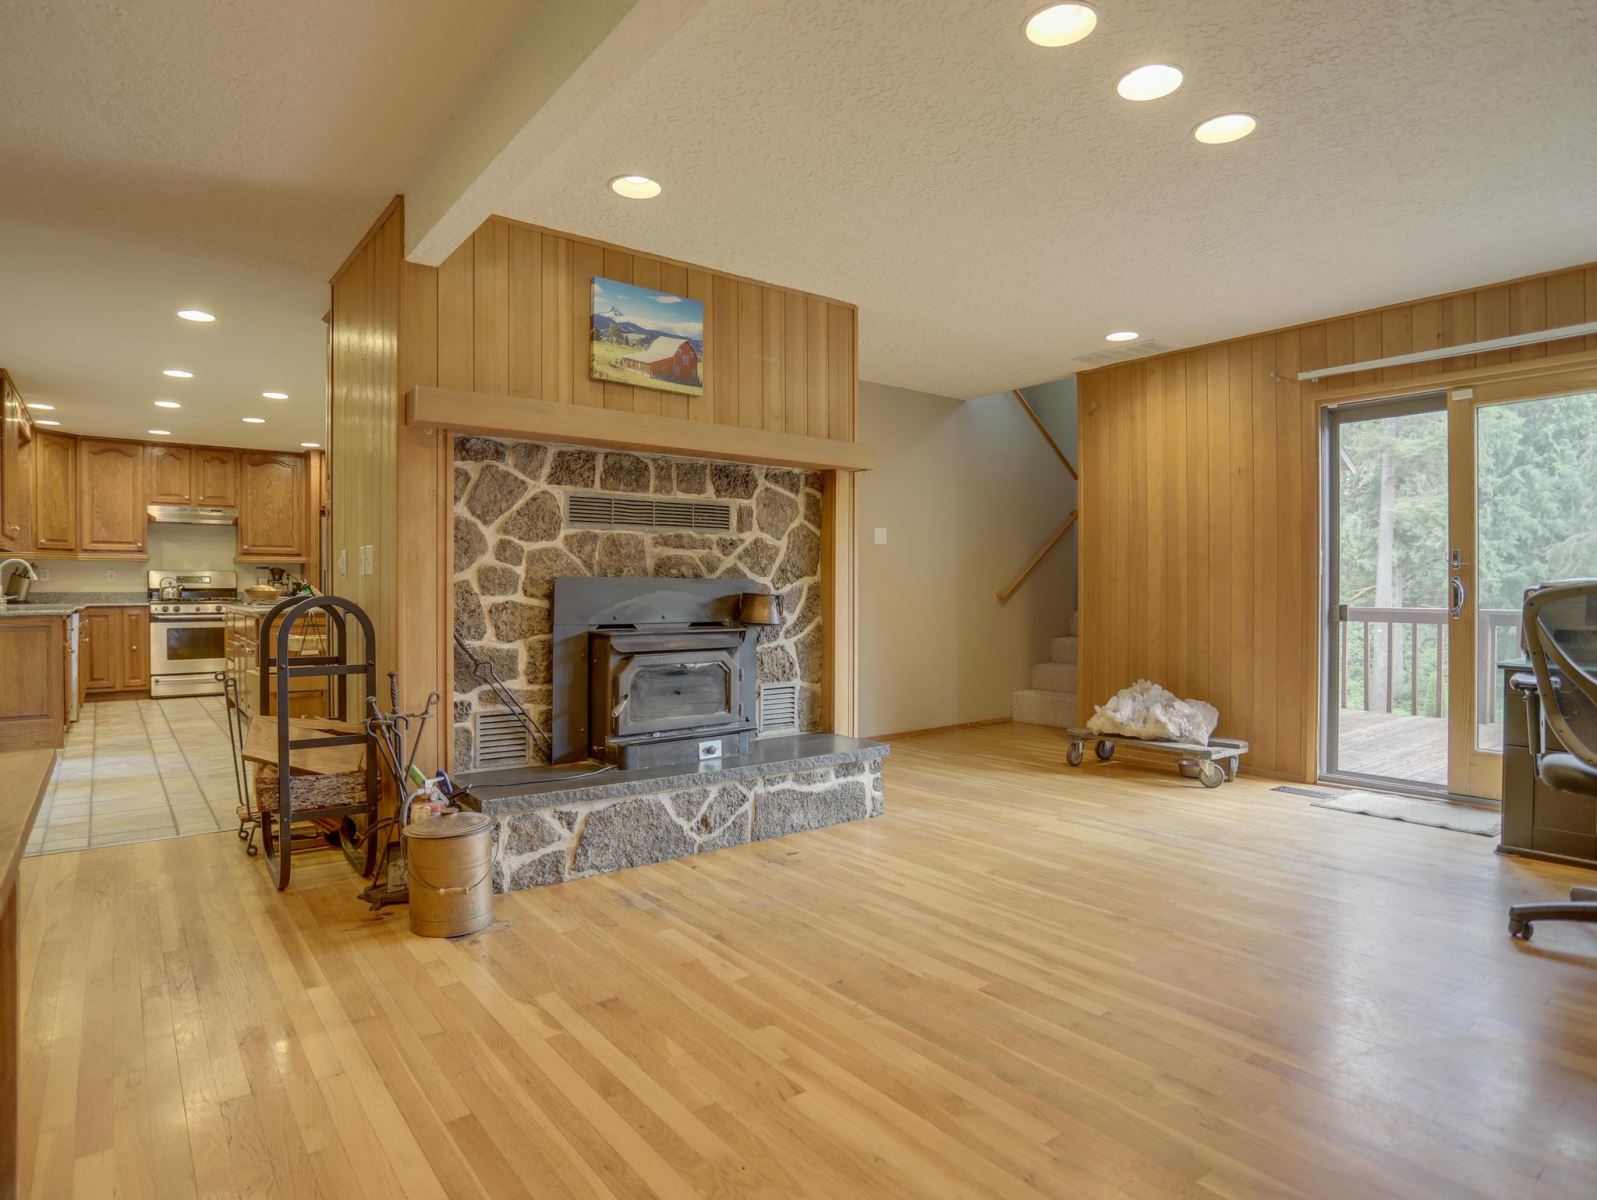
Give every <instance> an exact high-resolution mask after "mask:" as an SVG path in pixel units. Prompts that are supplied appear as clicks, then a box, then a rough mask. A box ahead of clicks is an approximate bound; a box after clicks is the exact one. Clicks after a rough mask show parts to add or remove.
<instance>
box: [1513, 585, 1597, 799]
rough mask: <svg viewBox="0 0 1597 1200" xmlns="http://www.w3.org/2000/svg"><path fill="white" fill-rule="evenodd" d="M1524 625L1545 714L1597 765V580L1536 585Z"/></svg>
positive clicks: (1567, 742) (1572, 748)
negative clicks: (1537, 586)
mask: <svg viewBox="0 0 1597 1200" xmlns="http://www.w3.org/2000/svg"><path fill="white" fill-rule="evenodd" d="M1523 628H1524V630H1525V650H1526V652H1527V653H1528V654H1529V655H1530V661H1531V666H1532V667H1533V669H1534V670H1535V672H1536V690H1537V692H1538V693H1539V694H1540V696H1541V700H1542V715H1543V717H1544V718H1545V720H1546V721H1547V724H1548V726H1549V727H1550V728H1551V729H1552V731H1553V733H1554V734H1556V735H1557V737H1558V740H1559V741H1560V742H1562V743H1563V744H1564V748H1565V749H1566V750H1568V751H1569V753H1571V754H1573V755H1574V756H1575V757H1576V758H1578V759H1580V760H1581V761H1582V762H1584V763H1585V764H1586V765H1587V766H1589V767H1594V768H1597V579H1572V580H1566V581H1563V582H1560V583H1549V584H1545V585H1543V586H1542V587H1539V588H1536V589H1534V590H1533V591H1531V592H1530V593H1529V594H1528V595H1527V596H1526V598H1525V611H1524V626H1523Z"/></svg>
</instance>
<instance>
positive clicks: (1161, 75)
mask: <svg viewBox="0 0 1597 1200" xmlns="http://www.w3.org/2000/svg"><path fill="white" fill-rule="evenodd" d="M1180 86H1181V72H1180V71H1179V70H1178V69H1177V68H1175V67H1169V66H1165V65H1164V64H1163V63H1150V64H1149V65H1148V66H1146V67H1138V68H1137V69H1136V70H1135V71H1131V72H1129V73H1128V74H1126V75H1123V76H1122V77H1121V79H1120V82H1119V83H1117V84H1115V91H1117V92H1119V93H1120V94H1121V95H1122V96H1124V97H1125V98H1126V99H1127V100H1157V99H1159V97H1161V96H1168V95H1169V94H1170V93H1171V92H1173V91H1175V90H1176V89H1177V88H1178V87H1180Z"/></svg>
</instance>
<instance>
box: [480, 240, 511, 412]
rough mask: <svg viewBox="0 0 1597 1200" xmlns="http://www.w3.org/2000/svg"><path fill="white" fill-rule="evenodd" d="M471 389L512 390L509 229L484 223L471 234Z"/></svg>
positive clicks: (483, 390)
mask: <svg viewBox="0 0 1597 1200" xmlns="http://www.w3.org/2000/svg"><path fill="white" fill-rule="evenodd" d="M471 262H472V271H473V275H472V304H473V308H472V343H473V346H472V351H473V355H472V360H473V362H474V364H475V375H474V378H473V381H472V387H473V388H474V389H475V390H477V391H479V392H493V393H495V394H503V393H504V392H507V391H509V390H510V227H509V226H508V225H502V224H500V223H499V222H498V221H488V222H485V223H484V224H483V225H482V226H481V228H479V229H478V230H477V232H476V233H474V234H472V235H471Z"/></svg>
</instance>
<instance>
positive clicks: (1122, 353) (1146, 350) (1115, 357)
mask: <svg viewBox="0 0 1597 1200" xmlns="http://www.w3.org/2000/svg"><path fill="white" fill-rule="evenodd" d="M1169 352H1170V347H1169V346H1166V345H1164V344H1163V343H1162V342H1156V341H1154V340H1153V339H1152V338H1142V339H1141V340H1139V341H1135V342H1125V343H1123V344H1122V345H1119V346H1116V347H1114V348H1113V349H1112V350H1099V351H1097V352H1096V353H1094V354H1081V355H1078V356H1077V357H1076V361H1077V362H1079V363H1080V364H1081V365H1082V366H1084V367H1107V366H1110V365H1111V364H1113V363H1118V362H1129V361H1130V360H1131V359H1133V358H1150V357H1152V356H1153V355H1155V354H1168V353H1169Z"/></svg>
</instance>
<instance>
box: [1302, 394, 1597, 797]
mask: <svg viewBox="0 0 1597 1200" xmlns="http://www.w3.org/2000/svg"><path fill="white" fill-rule="evenodd" d="M1324 447H1325V454H1324V457H1323V463H1322V481H1321V482H1322V498H1323V502H1324V513H1325V528H1324V545H1325V562H1324V576H1325V581H1326V588H1325V592H1324V600H1325V609H1324V622H1323V624H1322V631H1323V632H1322V639H1321V640H1322V650H1321V664H1322V672H1321V678H1322V679H1323V680H1324V683H1325V692H1324V694H1323V701H1322V704H1321V712H1322V714H1323V715H1322V719H1321V749H1320V763H1321V772H1322V774H1323V775H1325V776H1326V777H1327V778H1330V779H1335V780H1342V781H1347V782H1354V783H1365V784H1369V785H1375V786H1384V787H1389V788H1397V789H1401V790H1406V791H1411V792H1418V793H1421V794H1432V795H1437V796H1442V795H1446V794H1449V793H1451V794H1453V795H1460V796H1473V797H1479V798H1485V799H1495V798H1497V797H1498V796H1500V795H1501V789H1502V744H1503V720H1504V700H1503V673H1504V672H1503V666H1504V664H1511V663H1514V662H1517V661H1519V660H1520V659H1521V658H1522V651H1521V649H1520V631H1519V615H1520V607H1521V605H1522V603H1523V600H1524V593H1525V590H1526V589H1527V588H1530V587H1533V586H1535V585H1537V584H1539V583H1545V582H1548V581H1551V580H1555V579H1573V578H1597V371H1593V370H1587V371H1584V372H1573V373H1568V374H1565V375H1562V376H1548V377H1544V378H1543V379H1542V380H1540V381H1536V382H1526V381H1524V380H1521V381H1518V382H1515V383H1502V384H1492V385H1482V386H1477V387H1474V388H1456V389H1453V390H1452V391H1451V392H1447V393H1441V392H1438V393H1434V394H1430V395H1424V396H1411V397H1403V398H1400V399H1392V400H1376V401H1369V402H1361V403H1356V404H1349V405H1345V406H1342V407H1338V408H1333V409H1331V410H1329V411H1328V412H1327V414H1326V420H1325V439H1324Z"/></svg>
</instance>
